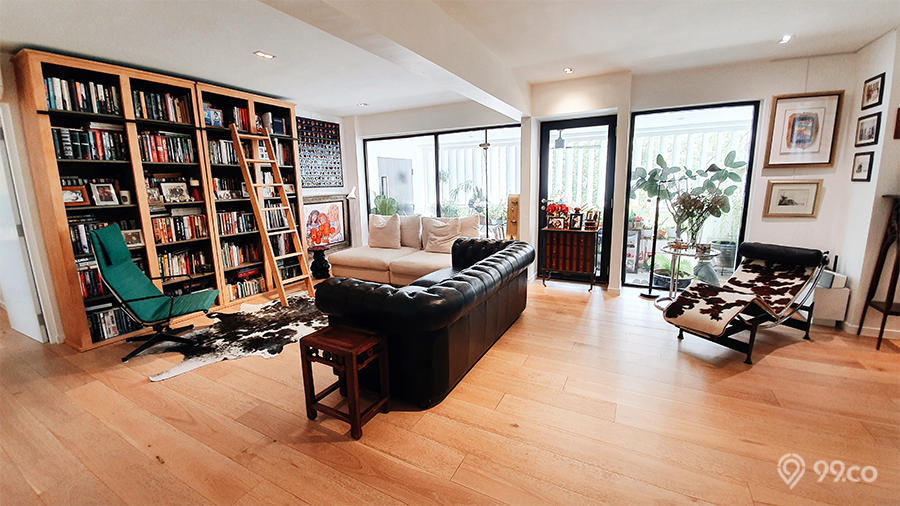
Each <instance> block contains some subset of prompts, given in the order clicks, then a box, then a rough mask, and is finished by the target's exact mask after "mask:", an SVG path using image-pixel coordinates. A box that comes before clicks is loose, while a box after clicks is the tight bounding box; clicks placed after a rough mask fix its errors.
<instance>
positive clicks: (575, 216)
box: [569, 213, 584, 230]
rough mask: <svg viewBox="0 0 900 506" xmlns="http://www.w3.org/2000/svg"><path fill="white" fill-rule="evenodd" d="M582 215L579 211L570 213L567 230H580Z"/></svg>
mask: <svg viewBox="0 0 900 506" xmlns="http://www.w3.org/2000/svg"><path fill="white" fill-rule="evenodd" d="M583 218H584V215H582V214H581V213H572V214H570V215H569V230H581V225H582V224H583V222H582V220H583Z"/></svg>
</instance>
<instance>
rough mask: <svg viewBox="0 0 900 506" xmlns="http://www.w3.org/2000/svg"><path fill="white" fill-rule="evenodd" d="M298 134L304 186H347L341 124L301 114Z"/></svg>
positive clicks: (301, 174)
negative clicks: (343, 164)
mask: <svg viewBox="0 0 900 506" xmlns="http://www.w3.org/2000/svg"><path fill="white" fill-rule="evenodd" d="M297 136H298V140H299V141H300V178H301V180H302V186H303V188H340V187H342V186H344V171H343V168H342V166H341V132H340V125H338V124H337V123H329V122H327V121H318V120H314V119H309V118H300V117H298V118H297Z"/></svg>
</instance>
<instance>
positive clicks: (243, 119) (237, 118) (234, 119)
mask: <svg viewBox="0 0 900 506" xmlns="http://www.w3.org/2000/svg"><path fill="white" fill-rule="evenodd" d="M230 112H231V118H230V119H231V121H229V122H228V124H231V123H234V124H235V125H237V128H238V130H244V131H250V113H249V112H248V111H247V109H246V108H244V107H235V108H233V109H232V110H231V111H230Z"/></svg>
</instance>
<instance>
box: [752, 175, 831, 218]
mask: <svg viewBox="0 0 900 506" xmlns="http://www.w3.org/2000/svg"><path fill="white" fill-rule="evenodd" d="M821 193H822V180H821V179H770V180H769V182H768V184H767V186H766V200H765V208H763V218H815V217H816V215H818V213H819V202H820V201H821V200H822V199H821Z"/></svg>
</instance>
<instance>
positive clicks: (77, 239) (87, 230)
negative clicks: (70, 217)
mask: <svg viewBox="0 0 900 506" xmlns="http://www.w3.org/2000/svg"><path fill="white" fill-rule="evenodd" d="M117 223H118V224H119V228H121V229H122V230H133V229H135V228H138V227H137V226H136V225H137V223H136V221H135V220H122V221H119V222H117ZM108 224H109V223H105V222H98V221H84V222H77V223H73V222H70V223H69V238H70V239H71V240H72V250H73V251H74V252H75V254H76V255H92V254H93V253H94V248H93V247H92V246H91V236H90V234H91V230H95V229H98V228H103V227H105V226H107V225H108ZM125 227H130V228H125Z"/></svg>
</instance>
